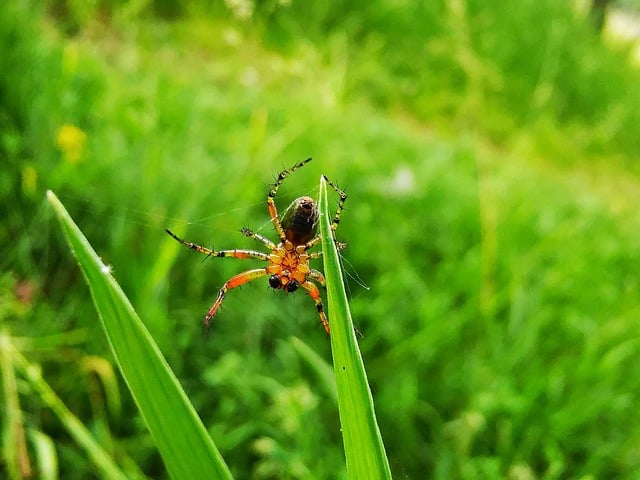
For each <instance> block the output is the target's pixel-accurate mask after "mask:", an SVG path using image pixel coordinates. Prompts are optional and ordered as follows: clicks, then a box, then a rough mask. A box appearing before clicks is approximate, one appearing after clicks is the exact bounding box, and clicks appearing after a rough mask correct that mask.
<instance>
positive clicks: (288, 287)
mask: <svg viewBox="0 0 640 480" xmlns="http://www.w3.org/2000/svg"><path fill="white" fill-rule="evenodd" d="M310 161H311V158H308V159H306V160H304V161H302V162H300V163H297V164H295V165H294V166H293V167H291V168H289V169H285V170H283V171H282V172H280V174H279V175H278V178H277V179H276V181H275V183H274V184H273V187H271V190H270V191H269V194H268V196H267V209H268V211H269V217H270V218H271V222H272V223H273V227H274V229H275V231H276V234H277V235H278V240H279V242H278V243H277V244H276V243H274V242H272V241H271V240H269V239H268V238H266V237H264V236H262V235H260V234H259V233H256V232H254V231H253V230H250V229H249V228H246V227H244V228H242V230H240V231H241V233H242V234H243V235H245V236H247V237H249V238H253V239H254V240H257V241H259V242H261V243H262V244H264V245H265V246H266V247H267V249H268V250H269V253H265V252H259V251H255V250H241V249H233V250H217V251H216V250H210V249H208V248H206V247H203V246H201V245H197V244H195V243H192V242H187V241H185V240H183V239H181V238H180V237H178V236H177V235H176V234H174V233H173V232H171V231H170V230H168V229H167V230H166V232H167V233H168V234H169V235H171V236H172V237H173V238H174V239H176V240H177V241H178V242H180V243H181V244H182V245H184V246H185V247H187V248H190V249H191V250H195V251H196V252H200V253H204V254H205V255H207V256H209V257H233V258H242V259H245V258H253V259H256V260H262V261H265V262H267V266H266V267H263V268H255V269H252V270H247V271H246V272H242V273H239V274H237V275H235V276H233V277H231V278H230V279H229V280H227V281H226V282H225V283H224V285H222V287H221V288H220V291H219V292H218V297H217V298H216V301H215V303H214V304H213V305H212V306H211V308H210V309H209V311H208V312H207V314H206V315H205V316H204V325H205V329H206V331H209V328H210V326H211V319H212V318H213V316H214V315H215V314H216V312H217V311H218V309H219V308H220V305H221V304H222V301H223V300H224V297H225V295H226V294H227V291H229V290H231V289H232V288H236V287H239V286H241V285H244V284H245V283H248V282H250V281H252V280H255V279H257V278H261V277H266V276H269V286H270V287H271V288H273V289H274V290H284V291H285V292H288V293H291V292H295V291H296V290H297V289H298V288H299V287H302V288H304V289H305V290H306V291H307V293H309V296H310V297H311V298H312V300H313V301H314V302H315V304H316V310H317V311H318V315H319V316H320V322H321V323H322V326H323V327H324V329H325V331H326V332H327V334H328V335H329V334H330V329H329V321H328V320H327V316H326V314H325V312H324V307H323V305H322V298H321V297H320V292H319V291H318V287H317V286H316V285H315V283H313V281H315V282H317V283H319V284H320V285H322V286H323V287H324V286H325V280H324V276H323V275H322V273H320V272H319V271H317V270H314V269H312V268H311V267H310V266H309V260H313V259H314V258H318V257H320V256H321V255H322V252H312V253H308V250H310V249H311V248H313V247H315V246H316V245H317V244H318V243H319V242H320V240H321V236H320V235H319V234H318V233H317V232H318V220H319V218H318V208H317V206H316V202H315V201H314V200H313V198H311V197H306V196H305V197H299V198H296V199H295V200H294V201H293V202H291V205H289V207H288V208H287V210H286V211H285V212H284V215H282V220H280V219H279V218H278V209H277V208H276V204H275V196H276V193H277V192H278V188H280V185H282V183H283V181H284V179H285V178H287V177H288V176H289V175H291V174H292V173H293V172H295V171H296V170H297V169H298V168H300V167H303V166H304V165H306V164H307V163H309V162H310ZM323 177H324V179H325V180H326V181H327V183H328V184H329V185H331V187H332V188H333V189H334V190H335V191H336V192H337V193H338V195H340V200H339V202H338V208H337V209H336V213H335V215H334V216H333V221H332V223H331V232H332V233H333V234H335V231H336V229H337V228H338V225H339V223H340V214H341V213H342V209H343V208H344V203H345V201H346V200H347V194H346V193H345V192H344V191H342V190H340V189H339V188H338V187H337V186H336V185H335V184H334V183H332V182H331V181H330V180H329V179H328V178H327V177H325V176H324V175H323ZM336 245H337V248H338V249H339V250H341V249H343V248H345V247H346V244H345V243H342V242H336Z"/></svg>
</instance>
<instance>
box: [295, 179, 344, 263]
mask: <svg viewBox="0 0 640 480" xmlns="http://www.w3.org/2000/svg"><path fill="white" fill-rule="evenodd" d="M322 178H324V179H325V181H326V182H327V183H328V184H329V185H330V186H331V187H332V188H333V189H334V190H335V191H336V192H337V194H338V195H340V200H339V201H338V208H337V209H336V213H335V214H334V215H333V221H332V222H331V232H332V233H333V234H334V238H333V240H334V242H336V247H337V249H338V250H342V249H343V248H346V246H347V244H346V243H344V242H337V241H336V239H335V233H336V230H337V229H338V226H339V225H340V215H342V210H343V209H344V203H345V202H346V201H347V194H346V193H345V192H344V191H343V190H340V189H339V188H338V186H337V185H336V184H335V183H333V182H332V181H331V180H329V179H328V178H327V177H326V175H322ZM321 238H322V237H321V236H320V235H316V236H315V237H314V238H312V239H311V240H310V241H308V242H307V243H306V244H305V249H306V250H309V249H310V248H313V247H314V246H315V245H317V244H318V242H320V239H321ZM312 255H314V254H312ZM317 256H320V255H317ZM312 258H316V256H313V257H312Z"/></svg>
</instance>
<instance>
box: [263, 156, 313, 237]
mask: <svg viewBox="0 0 640 480" xmlns="http://www.w3.org/2000/svg"><path fill="white" fill-rule="evenodd" d="M310 161H311V159H310V158H307V159H306V160H303V161H302V162H300V163H296V164H295V165H294V166H293V167H291V168H288V169H285V170H283V171H282V172H280V174H279V175H278V178H277V179H276V182H275V183H274V184H273V187H271V190H269V195H268V196H267V208H268V209H269V216H270V217H271V221H272V222H273V228H275V230H276V233H277V234H278V238H280V241H281V242H284V241H285V240H286V238H287V237H286V236H285V234H284V230H283V228H282V224H281V223H280V220H279V219H278V209H277V208H276V202H275V200H274V198H275V196H276V193H278V189H279V188H280V185H282V182H283V181H284V179H285V178H287V177H288V176H289V175H291V174H292V173H293V172H295V171H296V170H297V169H298V168H300V167H302V166H303V165H305V164H307V163H308V162H310Z"/></svg>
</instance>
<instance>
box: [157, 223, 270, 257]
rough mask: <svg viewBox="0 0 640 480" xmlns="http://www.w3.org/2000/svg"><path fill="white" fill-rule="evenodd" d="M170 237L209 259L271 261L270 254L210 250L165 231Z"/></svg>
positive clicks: (251, 251) (248, 251)
mask: <svg viewBox="0 0 640 480" xmlns="http://www.w3.org/2000/svg"><path fill="white" fill-rule="evenodd" d="M165 231H166V232H167V233H168V234H169V235H171V236H172V237H173V238H175V239H176V240H177V241H178V242H180V243H181V244H182V245H184V246H185V247H187V248H190V249H191V250H195V251H196V252H200V253H204V254H205V255H207V256H208V257H233V258H255V259H257V260H264V261H266V262H268V261H269V254H268V253H264V252H255V251H253V250H242V249H233V250H210V249H208V248H206V247H203V246H201V245H198V244H196V243H192V242H187V241H185V240H183V239H181V238H180V237H178V236H177V235H176V234H175V233H173V232H172V231H171V230H165Z"/></svg>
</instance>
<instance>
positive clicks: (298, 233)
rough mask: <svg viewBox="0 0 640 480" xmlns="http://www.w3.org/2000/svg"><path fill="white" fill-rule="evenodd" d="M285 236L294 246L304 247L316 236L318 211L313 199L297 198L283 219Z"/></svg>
mask: <svg viewBox="0 0 640 480" xmlns="http://www.w3.org/2000/svg"><path fill="white" fill-rule="evenodd" d="M282 228H283V229H284V233H285V236H286V237H287V240H289V241H290V242H291V243H293V244H294V245H303V244H305V243H307V242H308V241H310V240H311V239H312V238H313V237H315V236H316V233H317V231H318V209H317V207H316V202H315V201H314V200H313V198H311V197H300V198H296V199H295V200H294V201H293V202H292V203H291V205H289V208H287V211H286V212H285V213H284V215H283V217H282Z"/></svg>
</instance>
